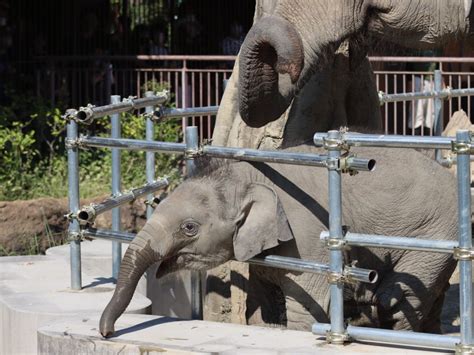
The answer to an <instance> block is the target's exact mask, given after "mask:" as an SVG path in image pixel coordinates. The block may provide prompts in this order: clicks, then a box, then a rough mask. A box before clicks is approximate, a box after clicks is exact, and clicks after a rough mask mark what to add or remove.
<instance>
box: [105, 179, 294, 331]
mask: <svg viewBox="0 0 474 355" xmlns="http://www.w3.org/2000/svg"><path fill="white" fill-rule="evenodd" d="M292 238H293V236H292V232H291V229H290V227H289V224H288V221H287V218H286V215H285V213H284V211H283V208H282V206H281V204H280V201H279V199H278V196H277V194H276V193H275V191H274V190H273V188H272V187H271V186H267V185H265V184H261V183H255V182H254V183H252V182H250V183H247V184H245V183H243V182H242V181H239V182H238V183H237V182H236V181H235V180H232V179H229V180H224V179H222V178H221V179H213V178H212V177H199V178H193V179H190V180H187V181H185V182H184V183H183V184H181V185H180V186H179V187H178V188H177V189H176V190H175V191H174V192H173V193H172V194H171V195H170V196H169V197H168V198H166V199H165V200H164V201H163V202H162V203H160V204H159V205H158V207H157V208H156V210H155V212H154V213H153V215H152V217H151V218H150V220H149V221H148V222H147V223H146V225H145V226H144V227H143V229H142V230H141V231H140V232H139V233H138V234H137V236H136V237H135V239H134V240H133V241H132V242H131V243H130V245H129V247H128V249H127V252H126V254H125V256H124V258H123V261H122V264H121V267H120V273H119V277H118V280H117V287H116V289H115V292H114V295H113V296H112V299H111V301H110V302H109V304H108V305H107V307H106V308H105V310H104V312H103V314H102V317H101V320H100V332H101V334H102V335H103V336H105V337H107V336H110V335H112V334H113V332H114V324H115V321H116V320H117V318H118V317H119V316H120V315H121V314H122V313H123V312H124V310H125V308H126V307H127V306H128V304H129V303H130V300H131V298H132V296H133V293H134V291H135V288H136V285H137V283H138V280H139V279H140V277H141V276H142V275H143V273H144V272H145V271H146V270H147V268H148V267H149V266H151V265H152V264H153V263H156V262H160V263H161V264H160V266H159V268H158V272H157V276H158V277H159V276H163V275H165V274H167V273H170V272H172V271H175V270H180V269H195V270H203V269H209V268H212V267H215V266H217V265H219V264H222V263H224V262H226V261H228V260H230V259H232V258H234V257H235V259H237V260H239V261H245V260H248V259H250V258H252V257H253V256H255V255H257V254H259V253H260V252H262V251H263V250H266V249H269V248H273V247H275V246H277V245H278V244H279V242H281V241H288V240H290V239H292Z"/></svg>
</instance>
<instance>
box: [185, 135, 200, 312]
mask: <svg viewBox="0 0 474 355" xmlns="http://www.w3.org/2000/svg"><path fill="white" fill-rule="evenodd" d="M185 140H186V173H187V175H188V176H192V175H193V174H195V173H196V164H195V162H194V158H193V155H194V153H196V152H198V151H199V136H198V128H197V127H196V126H190V127H186V130H185ZM191 317H192V318H193V319H202V282H201V272H200V271H191Z"/></svg>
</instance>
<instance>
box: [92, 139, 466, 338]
mask: <svg viewBox="0 0 474 355" xmlns="http://www.w3.org/2000/svg"><path fill="white" fill-rule="evenodd" d="M294 150H295V151H299V152H313V153H321V151H318V150H317V149H316V148H313V147H307V146H300V147H297V148H296V149H294ZM354 152H355V153H357V154H358V156H359V157H364V158H373V159H376V160H377V164H378V165H377V169H376V170H375V171H374V172H372V173H360V174H358V175H356V176H348V175H347V174H344V176H343V195H342V196H343V223H344V225H346V226H348V228H350V231H351V232H355V233H367V234H379V235H381V234H383V235H393V236H406V237H416V236H421V237H424V238H432V239H433V240H435V239H450V240H452V239H455V238H456V236H457V212H456V206H457V202H456V201H457V200H456V198H457V195H456V194H457V193H456V184H455V179H454V177H453V176H452V175H451V174H450V173H449V172H448V171H447V170H445V169H444V168H443V167H441V166H439V165H438V164H437V163H436V162H434V161H432V160H430V159H429V158H428V157H426V156H425V155H423V154H421V153H419V152H417V151H415V150H410V149H401V150H400V149H399V150H394V149H381V148H380V149H376V148H358V149H354ZM197 165H198V174H197V175H196V176H194V177H191V178H188V179H187V180H185V181H184V182H183V183H182V184H181V185H180V186H179V187H178V188H176V190H174V191H173V192H172V193H171V194H170V196H169V197H167V198H166V199H165V200H164V201H163V202H162V203H160V204H159V205H158V207H157V208H156V210H155V212H154V213H153V216H152V217H151V218H150V220H149V221H148V222H147V223H146V225H145V226H144V227H143V229H142V230H141V231H140V232H139V233H138V235H137V236H136V238H135V239H134V240H133V241H132V242H131V244H130V246H129V247H128V250H127V252H126V254H125V256H124V258H123V261H122V265H121V268H120V274H119V277H118V281H117V287H116V289H115V293H114V295H113V297H112V299H111V301H110V302H109V304H108V305H107V307H106V309H105V310H104V312H103V314H102V317H101V320H100V332H101V334H102V335H103V336H106V337H107V336H110V335H112V334H113V332H114V323H115V321H116V320H117V318H118V317H119V316H120V315H121V314H122V313H123V312H124V310H125V308H126V307H127V305H128V304H129V302H130V299H131V298H132V295H133V292H134V291H135V287H136V285H137V282H138V280H139V279H140V277H141V276H142V274H143V273H144V272H145V270H147V269H148V267H149V266H150V265H152V264H153V263H157V262H159V263H161V264H160V266H159V268H158V274H157V277H160V276H163V275H165V274H168V273H170V272H173V271H176V270H181V269H195V270H203V269H210V268H213V267H215V266H217V265H219V264H222V263H224V262H226V261H228V260H231V259H234V258H235V259H237V260H240V261H245V260H248V259H250V258H252V257H253V256H256V255H258V254H261V253H265V254H273V255H282V256H288V257H296V258H302V259H307V260H314V261H317V262H322V263H327V262H328V251H327V249H326V247H325V245H323V244H322V243H321V242H320V233H321V232H322V231H325V230H327V228H328V183H327V182H328V176H327V175H328V173H327V170H326V169H322V168H316V167H304V166H294V165H284V164H267V163H249V162H233V161H232V162H230V161H219V162H216V161H206V160H205V159H204V158H201V159H198V160H197ZM344 254H345V263H346V264H352V265H354V264H356V265H357V266H358V267H361V268H367V269H375V270H377V272H378V273H379V278H378V281H377V282H376V283H375V284H356V285H354V284H348V285H346V286H345V290H344V291H345V292H344V294H345V309H344V313H345V315H346V317H347V318H348V321H349V322H350V323H351V324H355V325H362V326H373V327H382V328H390V329H405V330H415V331H428V332H439V331H440V313H441V305H442V303H443V298H444V292H445V290H446V289H447V287H448V286H449V283H448V280H449V278H450V275H451V274H452V272H453V271H454V268H455V265H456V264H455V261H454V260H453V258H452V256H451V255H448V254H441V253H439V254H438V253H426V252H415V251H402V250H388V249H369V248H362V247H351V248H349V247H348V248H347V249H346V250H345V253H344ZM250 275H251V277H250V280H249V294H248V309H247V316H248V318H249V321H250V322H251V321H252V319H254V318H259V319H260V322H262V321H263V322H264V323H278V324H281V325H283V326H287V327H288V328H290V329H305V330H310V329H311V325H312V324H313V323H314V322H327V321H328V309H329V284H328V282H327V277H326V276H325V275H319V274H308V273H298V272H293V271H287V270H283V269H272V268H265V267H262V266H251V273H250Z"/></svg>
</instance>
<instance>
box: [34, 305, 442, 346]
mask: <svg viewBox="0 0 474 355" xmlns="http://www.w3.org/2000/svg"><path fill="white" fill-rule="evenodd" d="M98 319H99V318H98V317H94V316H92V317H84V316H83V317H80V318H78V319H76V320H74V321H72V322H71V321H69V322H65V321H61V322H58V323H55V324H51V325H48V326H45V327H42V328H41V329H39V330H38V354H44V355H46V354H48V355H54V354H73V353H76V354H78V353H80V354H98V353H100V354H118V353H120V354H121V355H123V354H144V353H146V354H155V353H156V354H158V353H163V352H166V353H170V354H225V355H231V354H315V353H317V354H326V355H336V354H367V353H371V354H384V353H387V354H391V355H402V354H403V355H415V354H443V353H445V352H433V351H420V350H414V349H408V348H396V347H381V346H376V345H366V344H349V345H346V346H342V347H339V346H334V345H328V344H326V343H325V342H324V341H322V340H317V337H316V336H315V335H313V334H311V333H310V332H299V331H292V330H282V329H277V328H263V327H253V326H242V325H236V324H224V323H213V322H205V321H189V320H178V319H175V318H168V317H158V316H149V315H139V314H128V315H124V316H122V317H121V318H120V319H119V320H118V321H117V324H116V329H117V332H116V336H115V337H113V338H109V339H104V338H102V337H101V336H100V334H99V331H98V323H99V322H98Z"/></svg>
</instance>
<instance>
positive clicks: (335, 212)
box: [327, 131, 347, 344]
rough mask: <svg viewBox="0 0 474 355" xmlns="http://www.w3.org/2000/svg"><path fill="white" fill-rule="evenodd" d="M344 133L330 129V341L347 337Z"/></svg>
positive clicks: (328, 142) (328, 144) (335, 341)
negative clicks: (343, 181)
mask: <svg viewBox="0 0 474 355" xmlns="http://www.w3.org/2000/svg"><path fill="white" fill-rule="evenodd" d="M340 140H341V133H340V132H339V131H329V132H328V138H327V149H328V170H329V172H328V174H329V238H330V240H331V243H330V244H329V245H330V247H329V266H330V272H331V274H330V275H331V277H330V282H331V286H330V293H331V304H330V309H329V315H330V318H331V332H330V334H328V341H329V342H331V343H334V344H342V343H344V341H345V340H346V338H347V336H346V330H345V326H344V307H343V302H344V301H343V291H344V284H343V283H342V280H341V278H340V277H341V276H342V272H343V267H344V265H343V262H344V261H343V255H342V243H338V240H341V242H342V238H343V234H342V192H341V190H342V188H341V187H342V179H341V170H340V168H339V159H340V157H341V147H340Z"/></svg>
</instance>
